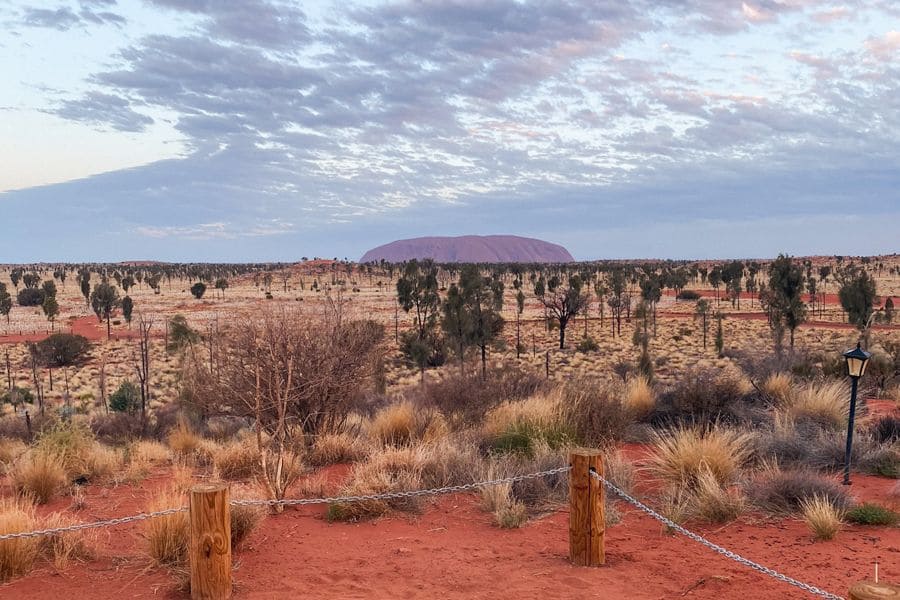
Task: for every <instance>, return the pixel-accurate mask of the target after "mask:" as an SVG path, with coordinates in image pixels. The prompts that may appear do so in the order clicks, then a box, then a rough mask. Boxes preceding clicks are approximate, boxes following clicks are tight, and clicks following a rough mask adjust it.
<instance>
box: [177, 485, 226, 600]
mask: <svg viewBox="0 0 900 600" xmlns="http://www.w3.org/2000/svg"><path fill="white" fill-rule="evenodd" d="M190 523H191V545H190V548H189V551H188V554H189V558H190V563H191V600H226V599H227V598H231V510H230V506H229V504H228V486H227V485H225V484H202V485H196V486H194V487H193V488H191V503H190Z"/></svg>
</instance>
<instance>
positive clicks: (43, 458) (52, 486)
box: [9, 451, 68, 504]
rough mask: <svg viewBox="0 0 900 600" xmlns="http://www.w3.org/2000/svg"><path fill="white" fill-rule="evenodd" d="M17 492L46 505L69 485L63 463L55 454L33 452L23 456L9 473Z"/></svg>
mask: <svg viewBox="0 0 900 600" xmlns="http://www.w3.org/2000/svg"><path fill="white" fill-rule="evenodd" d="M9 476H10V480H11V481H12V484H13V487H14V488H15V490H16V492H18V493H19V494H21V495H23V496H27V497H29V498H31V499H32V500H34V502H37V503H38V504H46V503H47V502H49V501H50V500H52V499H53V497H54V496H56V495H57V494H58V493H59V492H60V491H61V490H62V489H63V488H64V487H65V486H66V485H67V484H68V478H67V477H66V471H65V469H64V468H63V465H62V461H61V460H60V459H59V457H58V456H57V455H55V454H48V453H47V452H40V451H31V452H29V453H27V454H26V455H24V456H22V457H21V458H20V459H19V460H18V461H17V462H16V463H15V465H14V466H13V468H12V470H11V471H10V473H9Z"/></svg>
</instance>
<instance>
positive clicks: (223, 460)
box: [212, 440, 260, 481]
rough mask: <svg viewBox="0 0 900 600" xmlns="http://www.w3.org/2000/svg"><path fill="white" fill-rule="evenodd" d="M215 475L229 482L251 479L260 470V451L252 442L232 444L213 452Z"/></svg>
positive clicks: (245, 441)
mask: <svg viewBox="0 0 900 600" xmlns="http://www.w3.org/2000/svg"><path fill="white" fill-rule="evenodd" d="M212 462H213V466H214V467H215V474H216V475H217V476H218V477H220V478H222V479H225V480H228V481H240V480H243V479H250V478H252V477H253V476H254V475H255V474H256V473H258V472H259V470H260V462H259V450H258V449H257V448H256V444H255V442H254V441H252V440H244V441H242V442H232V443H230V444H227V445H225V446H220V447H217V448H215V449H214V450H213V451H212Z"/></svg>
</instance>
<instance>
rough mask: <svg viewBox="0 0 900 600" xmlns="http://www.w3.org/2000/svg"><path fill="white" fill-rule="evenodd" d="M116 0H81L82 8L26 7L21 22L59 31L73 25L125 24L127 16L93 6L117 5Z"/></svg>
mask: <svg viewBox="0 0 900 600" xmlns="http://www.w3.org/2000/svg"><path fill="white" fill-rule="evenodd" d="M115 5H116V2H115V0H81V1H80V2H79V6H80V10H77V11H76V9H73V8H72V7H71V6H59V7H57V8H55V9H49V8H30V7H29V8H26V9H25V10H24V13H23V14H22V19H21V23H22V24H23V25H26V26H29V27H44V28H49V29H56V30H58V31H68V30H69V29H71V28H73V27H78V26H81V27H84V26H86V25H88V24H92V25H116V26H123V25H125V24H126V23H127V22H128V21H127V20H126V19H125V17H123V16H121V15H119V14H117V13H114V12H111V11H109V10H100V11H95V10H94V9H93V8H92V7H95V6H98V7H111V6H115Z"/></svg>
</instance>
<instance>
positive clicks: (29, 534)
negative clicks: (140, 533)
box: [0, 506, 188, 542]
mask: <svg viewBox="0 0 900 600" xmlns="http://www.w3.org/2000/svg"><path fill="white" fill-rule="evenodd" d="M187 510H188V509H187V507H186V506H182V507H180V508H167V509H165V510H158V511H155V512H149V513H140V514H137V515H132V516H130V517H119V518H117V519H108V520H106V521H94V522H92V523H75V524H74V525H67V526H65V527H54V528H52V529H36V530H34V531H23V532H20V533H5V534H3V535H0V542H2V541H4V540H20V539H25V538H34V537H40V536H42V535H56V534H59V533H69V532H71V531H81V530H82V529H97V528H99V527H112V526H114V525H123V524H125V523H133V522H135V521H145V520H147V519H155V518H156V517H165V516H168V515H174V514H177V513H181V512H187Z"/></svg>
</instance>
